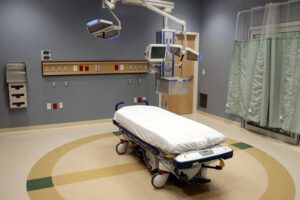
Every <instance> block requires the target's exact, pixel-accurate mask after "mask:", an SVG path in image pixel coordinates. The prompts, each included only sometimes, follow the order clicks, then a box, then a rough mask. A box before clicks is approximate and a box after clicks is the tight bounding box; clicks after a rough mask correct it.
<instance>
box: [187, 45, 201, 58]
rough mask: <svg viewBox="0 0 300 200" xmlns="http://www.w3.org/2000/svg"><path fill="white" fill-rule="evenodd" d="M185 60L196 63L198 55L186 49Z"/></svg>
mask: <svg viewBox="0 0 300 200" xmlns="http://www.w3.org/2000/svg"><path fill="white" fill-rule="evenodd" d="M186 59H187V60H193V61H198V59H199V53H198V52H197V51H195V50H193V49H191V48H189V47H187V48H186Z"/></svg>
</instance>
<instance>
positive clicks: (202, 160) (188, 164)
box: [112, 100, 233, 169]
mask: <svg viewBox="0 0 300 200" xmlns="http://www.w3.org/2000/svg"><path fill="white" fill-rule="evenodd" d="M141 103H145V104H146V105H149V102H148V101H146V100H142V101H141ZM122 104H125V102H124V101H121V102H119V103H117V104H116V106H115V111H117V110H118V109H119V106H120V105H122ZM112 121H113V124H114V125H115V126H117V127H118V128H119V129H120V131H121V132H122V133H126V134H127V135H128V136H130V137H132V138H134V139H136V140H137V141H139V142H140V143H142V144H143V145H144V146H145V147H147V148H149V149H150V150H151V152H152V153H153V154H154V155H155V156H157V155H159V154H160V151H159V149H157V148H156V147H154V146H152V145H151V144H148V143H147V142H145V141H143V140H142V139H140V138H139V137H137V136H136V135H134V134H133V133H131V132H130V131H128V130H127V129H126V128H124V127H123V126H121V125H120V124H119V123H118V122H117V121H116V120H114V119H113V120H112ZM232 157H233V150H232V151H229V152H226V153H223V154H219V155H216V156H211V157H206V158H200V159H196V160H190V161H186V162H178V161H177V160H176V159H173V166H174V167H175V168H176V169H188V168H191V167H193V164H194V163H205V162H208V161H211V160H217V159H224V160H227V159H229V158H232Z"/></svg>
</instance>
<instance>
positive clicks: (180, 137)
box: [114, 105, 226, 154]
mask: <svg viewBox="0 0 300 200" xmlns="http://www.w3.org/2000/svg"><path fill="white" fill-rule="evenodd" d="M114 119H115V120H116V121H117V122H118V123H120V125H121V126H123V127H124V128H126V129H127V130H128V131H130V132H131V133H133V134H135V135H136V136H138V137H139V138H140V139H142V140H143V141H145V142H147V143H149V144H151V145H153V146H155V147H157V148H160V149H162V150H163V151H165V152H168V153H175V154H179V153H183V152H186V151H191V150H198V149H205V148H208V147H212V146H214V145H217V144H220V143H223V142H225V139H226V138H225V136H224V135H223V134H221V133H219V132H218V131H216V130H214V129H212V128H210V127H208V126H205V125H203V124H201V123H198V122H196V121H193V120H190V119H187V118H184V117H181V116H179V115H176V114H174V113H171V112H169V111H166V110H164V109H161V108H159V107H155V106H142V105H136V106H126V107H123V108H121V109H119V110H118V111H116V112H115V116H114Z"/></svg>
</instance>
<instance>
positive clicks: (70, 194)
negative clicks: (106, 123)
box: [27, 132, 295, 200]
mask: <svg viewBox="0 0 300 200" xmlns="http://www.w3.org/2000/svg"><path fill="white" fill-rule="evenodd" d="M118 135H119V132H114V133H105V134H99V135H94V136H90V137H86V138H83V139H79V140H75V141H73V142H70V143H67V144H65V145H63V146H61V147H58V148H56V149H54V150H53V151H51V152H49V153H47V154H46V155H45V156H43V157H42V158H41V159H40V160H39V161H38V162H37V163H35V165H34V166H33V167H32V169H31V171H30V173H29V175H28V177H27V191H28V195H29V197H30V199H31V200H40V199H55V200H59V199H120V198H122V199H164V200H167V199H172V200H173V199H230V200H234V199H243V200H245V199H272V200H274V199H285V200H292V199H294V198H295V185H294V182H293V180H292V178H291V176H290V174H289V173H288V171H287V170H286V169H285V168H284V167H283V166H282V165H281V164H280V163H279V162H278V161H277V160H275V159H274V158H272V157H271V156H269V155H268V154H266V153H265V152H263V151H261V150H259V149H257V148H255V147H252V146H250V145H248V144H245V143H241V142H239V141H236V140H232V139H227V140H226V143H225V145H227V146H229V147H230V148H232V149H233V150H234V156H233V158H232V159H229V160H226V161H225V162H226V166H225V168H224V169H223V170H221V171H217V170H208V174H207V176H208V178H210V179H211V180H212V181H211V182H210V183H208V184H205V185H201V184H183V183H180V182H179V181H176V180H173V179H171V180H169V181H168V183H167V185H166V186H165V187H164V188H163V189H160V190H156V189H154V188H153V187H152V185H151V177H152V175H151V174H150V173H149V172H148V170H147V168H146V166H145V165H144V164H143V163H142V162H141V161H140V160H139V159H138V158H136V157H135V156H132V155H131V154H124V155H118V154H117V153H116V152H115V146H116V144H117V143H118V140H119V137H118ZM116 136H117V137H116Z"/></svg>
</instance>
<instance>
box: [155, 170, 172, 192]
mask: <svg viewBox="0 0 300 200" xmlns="http://www.w3.org/2000/svg"><path fill="white" fill-rule="evenodd" d="M168 178H169V173H167V174H160V173H156V174H154V175H153V176H152V180H151V183H152V185H153V187H155V188H156V189H160V188H162V187H164V186H165V184H166V183H167V180H168Z"/></svg>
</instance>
